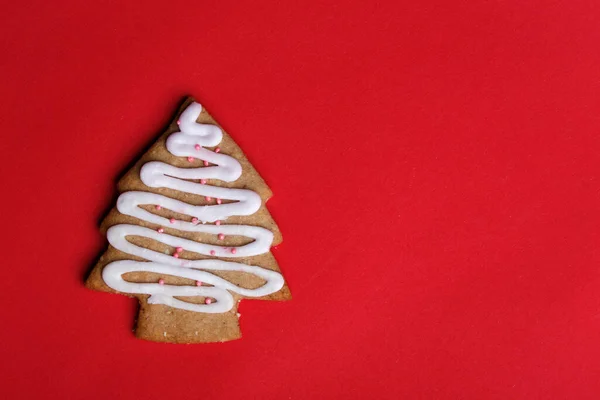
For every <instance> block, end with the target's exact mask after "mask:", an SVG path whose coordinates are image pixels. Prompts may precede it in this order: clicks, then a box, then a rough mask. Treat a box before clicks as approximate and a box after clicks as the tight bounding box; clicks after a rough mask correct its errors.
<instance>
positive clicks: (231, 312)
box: [86, 98, 290, 343]
mask: <svg viewBox="0 0 600 400" xmlns="http://www.w3.org/2000/svg"><path fill="white" fill-rule="evenodd" d="M118 190H119V193H120V196H119V198H118V199H117V204H116V207H115V208H113V209H112V210H111V211H110V212H109V214H108V215H107V217H106V218H105V219H104V220H103V221H102V224H101V230H102V231H103V232H106V236H107V238H108V242H109V246H108V249H107V250H106V252H105V253H104V254H103V255H102V256H101V257H100V260H99V261H98V263H97V264H96V266H95V267H94V268H93V270H92V272H91V273H90V276H89V277H88V279H87V281H86V285H87V287H89V288H91V289H95V290H100V291H106V292H113V293H121V294H125V295H128V296H132V297H136V298H137V299H138V300H139V303H140V311H139V315H138V320H137V324H136V329H135V333H136V336H137V337H139V338H141V339H146V340H152V341H157V342H172V343H205V342H222V341H227V340H233V339H238V338H240V337H241V333H240V329H239V323H238V319H239V314H238V313H237V306H238V302H239V301H240V299H242V298H253V299H268V300H287V299H289V298H290V291H289V289H288V288H287V285H286V284H285V281H284V279H283V276H282V275H281V274H280V272H279V266H278V265H277V261H276V260H275V258H274V257H273V255H272V253H271V252H270V249H271V246H273V245H277V244H279V243H280V242H281V233H280V232H279V228H278V227H277V225H276V224H275V221H273V218H272V217H271V215H270V214H269V212H268V211H267V208H266V206H265V205H266V202H267V200H268V199H269V198H270V197H271V195H272V193H271V190H270V189H269V188H268V186H267V185H266V184H265V182H264V181H263V179H262V178H261V177H260V175H258V173H257V172H256V171H255V170H254V168H253V167H252V165H251V164H250V163H249V161H248V159H247V158H246V156H245V155H244V153H243V152H242V151H241V149H240V148H239V147H238V145H237V144H236V143H235V142H234V141H233V140H232V139H231V137H230V136H229V135H228V134H227V133H226V132H225V131H224V130H223V129H222V128H221V127H220V126H219V125H218V124H217V123H216V122H215V120H214V119H213V118H212V117H211V116H210V114H209V113H208V112H207V111H206V110H205V109H204V108H203V107H202V106H201V105H200V104H198V103H196V102H194V100H193V99H191V98H189V99H187V100H186V101H185V103H184V104H183V106H182V107H181V109H180V110H179V113H178V116H177V117H176V118H175V119H174V121H173V123H171V125H170V126H169V127H168V129H167V130H166V132H165V133H164V134H163V135H162V136H161V137H160V138H159V139H158V140H157V142H156V143H155V144H154V145H153V146H152V147H151V148H150V149H149V150H148V151H147V152H146V153H145V154H144V155H143V156H142V157H141V159H140V160H139V161H138V162H137V163H136V164H135V165H134V166H133V167H132V168H131V169H130V170H129V171H128V172H127V173H126V174H125V175H124V176H123V178H122V179H121V180H120V181H119V184H118Z"/></svg>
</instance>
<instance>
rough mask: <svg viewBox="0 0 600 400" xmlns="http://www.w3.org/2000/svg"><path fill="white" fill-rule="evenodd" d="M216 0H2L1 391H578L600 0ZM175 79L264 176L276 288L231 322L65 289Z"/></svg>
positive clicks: (91, 255)
mask: <svg viewBox="0 0 600 400" xmlns="http://www.w3.org/2000/svg"><path fill="white" fill-rule="evenodd" d="M212 3H215V4H211V3H209V2H205V4H203V3H202V2H200V1H190V2H178V1H168V2H161V1H145V2H139V3H137V4H135V3H134V2H121V1H104V2H102V1H96V2H85V1H70V2H67V1H60V2H58V1H35V2H28V1H16V2H11V3H10V4H8V5H5V6H4V10H3V13H2V15H0V22H1V23H0V42H1V46H0V49H1V53H2V55H1V56H0V57H1V58H0V60H1V61H0V66H1V69H0V71H1V76H2V77H1V78H0V80H1V87H0V92H1V93H2V107H1V108H0V117H1V127H2V139H3V140H2V144H1V148H2V151H1V157H2V165H3V168H2V171H3V173H2V178H3V187H4V192H3V197H2V210H3V213H2V216H3V223H2V228H3V229H2V231H1V233H0V234H1V235H2V239H3V241H2V243H3V245H4V246H3V262H2V270H1V279H2V283H1V285H2V291H1V296H2V307H1V313H2V316H1V320H2V328H1V329H0V339H1V341H0V350H1V351H2V363H1V366H0V380H2V387H1V388H0V392H4V393H5V396H4V397H5V398H10V399H17V398H34V397H32V396H34V395H37V398H57V399H58V398H60V399H65V398H73V399H75V398H80V399H84V398H85V399H121V398H123V399H134V398H136V399H145V400H151V399H177V398H201V399H237V398H260V399H364V398H372V399H397V398H407V399H418V398H424V399H433V398H435V399H459V398H460V399H565V398H569V399H588V398H589V399H597V398H598V397H599V396H600V273H599V268H598V267H599V261H600V253H599V252H598V243H599V234H598V225H599V220H600V211H599V205H600V203H599V200H600V198H599V197H600V185H599V182H598V180H599V173H598V172H599V171H600V168H599V167H600V165H599V164H600V163H599V156H598V152H599V150H600V139H599V134H600V117H599V115H600V113H599V106H600V52H599V51H598V47H599V44H600V29H598V27H599V26H600V7H599V6H598V4H597V2H594V1H572V0H571V1H550V2H539V1H531V2H524V1H485V2H462V1H453V2H443V1H441V2H431V1H428V2H420V1H411V2H395V1H390V2H387V4H383V3H380V4H372V2H343V3H340V2H331V3H332V4H328V3H326V2H310V3H307V2H297V4H292V3H291V2H275V1H272V2H264V1H257V0H253V1H244V2H239V1H236V2H226V1H224V2H212ZM468 3H470V4H468ZM188 94H190V95H193V96H195V97H196V98H197V99H198V100H199V101H201V102H202V103H203V104H204V105H206V106H207V108H208V109H209V110H210V112H211V113H212V114H213V115H214V116H215V117H216V118H217V120H218V121H220V122H221V124H223V125H224V127H225V128H226V129H227V130H228V131H229V132H230V133H231V134H232V136H233V137H234V138H235V140H236V141H238V143H239V144H240V145H241V147H242V148H243V149H244V150H245V151H246V153H247V154H248V156H249V158H250V159H251V160H252V161H253V163H254V165H255V167H256V168H257V169H258V170H259V171H260V172H261V174H262V175H263V176H264V178H265V179H266V180H267V182H268V183H269V185H270V186H271V188H272V189H273V191H274V192H275V197H274V198H273V199H272V200H271V202H270V203H269V209H270V210H271V212H272V213H273V216H274V217H275V219H276V220H277V222H278V223H279V224H280V226H281V229H282V231H283V234H284V243H283V244H282V245H281V246H279V248H278V249H276V250H275V255H276V257H277V258H278V260H279V261H280V264H281V267H282V270H283V272H284V275H285V276H286V278H287V279H288V281H289V285H290V287H291V289H292V293H293V295H294V300H293V301H291V302H285V303H275V302H259V301H245V302H243V303H242V306H241V313H242V329H243V333H244V338H243V339H242V340H241V341H237V342H232V343H228V344H212V345H194V346H184V345H164V344H163V345H161V344H155V343H149V342H143V341H139V340H136V339H135V338H134V336H133V334H132V333H131V328H132V326H133V319H134V313H135V307H136V305H135V301H134V300H131V299H128V298H126V297H123V296H116V295H109V294H105V293H98V292H93V291H89V290H86V289H85V288H84V287H83V277H84V276H85V274H86V272H87V271H88V270H89V268H90V267H91V265H92V264H93V263H94V262H95V260H96V258H97V256H98V255H99V254H100V253H101V252H102V250H103V249H104V248H105V246H106V240H105V238H104V237H102V236H101V235H100V233H99V232H98V230H97V225H98V221H99V220H100V218H101V217H102V216H103V214H104V212H105V211H106V210H107V209H108V208H109V207H110V206H111V205H112V204H113V202H114V198H115V182H116V179H117V178H118V176H119V175H120V174H121V173H122V172H123V171H124V170H125V168H126V167H127V166H128V165H129V164H130V163H131V162H132V161H134V160H135V159H136V158H137V157H138V156H139V154H140V152H141V151H143V149H144V148H145V146H146V145H148V144H149V143H150V142H151V141H152V140H153V139H154V138H155V137H156V136H157V134H159V133H160V131H161V130H162V128H163V127H164V126H165V125H166V123H167V122H168V121H169V120H170V118H171V117H172V115H173V113H174V112H175V110H176V107H177V106H178V104H179V103H180V102H181V101H182V99H183V98H184V96H185V95H188Z"/></svg>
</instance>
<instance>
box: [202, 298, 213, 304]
mask: <svg viewBox="0 0 600 400" xmlns="http://www.w3.org/2000/svg"><path fill="white" fill-rule="evenodd" d="M204 302H205V303H206V304H210V303H212V299H206V300H204Z"/></svg>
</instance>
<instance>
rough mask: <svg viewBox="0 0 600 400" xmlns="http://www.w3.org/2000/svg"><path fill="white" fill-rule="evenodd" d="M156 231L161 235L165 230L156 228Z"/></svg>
mask: <svg viewBox="0 0 600 400" xmlns="http://www.w3.org/2000/svg"><path fill="white" fill-rule="evenodd" d="M156 231H157V232H158V233H163V232H164V231H165V230H164V229H163V228H158V229H157V230H156Z"/></svg>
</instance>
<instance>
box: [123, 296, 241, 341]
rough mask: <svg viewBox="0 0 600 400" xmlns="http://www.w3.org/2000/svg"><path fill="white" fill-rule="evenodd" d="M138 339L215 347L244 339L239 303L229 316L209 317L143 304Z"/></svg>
mask: <svg viewBox="0 0 600 400" xmlns="http://www.w3.org/2000/svg"><path fill="white" fill-rule="evenodd" d="M135 335H136V337H138V338H140V339H144V340H150V341H153V342H169V343H211V342H226V341H229V340H235V339H240V338H241V337H242V334H241V332H240V326H239V317H238V315H237V301H236V302H235V305H234V307H233V308H232V309H231V310H229V311H228V312H226V313H219V314H206V313H197V312H192V311H186V310H180V309H177V308H172V307H169V306H165V305H162V304H147V303H146V302H145V301H142V302H140V311H139V315H138V320H137V325H136V328H135Z"/></svg>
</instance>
